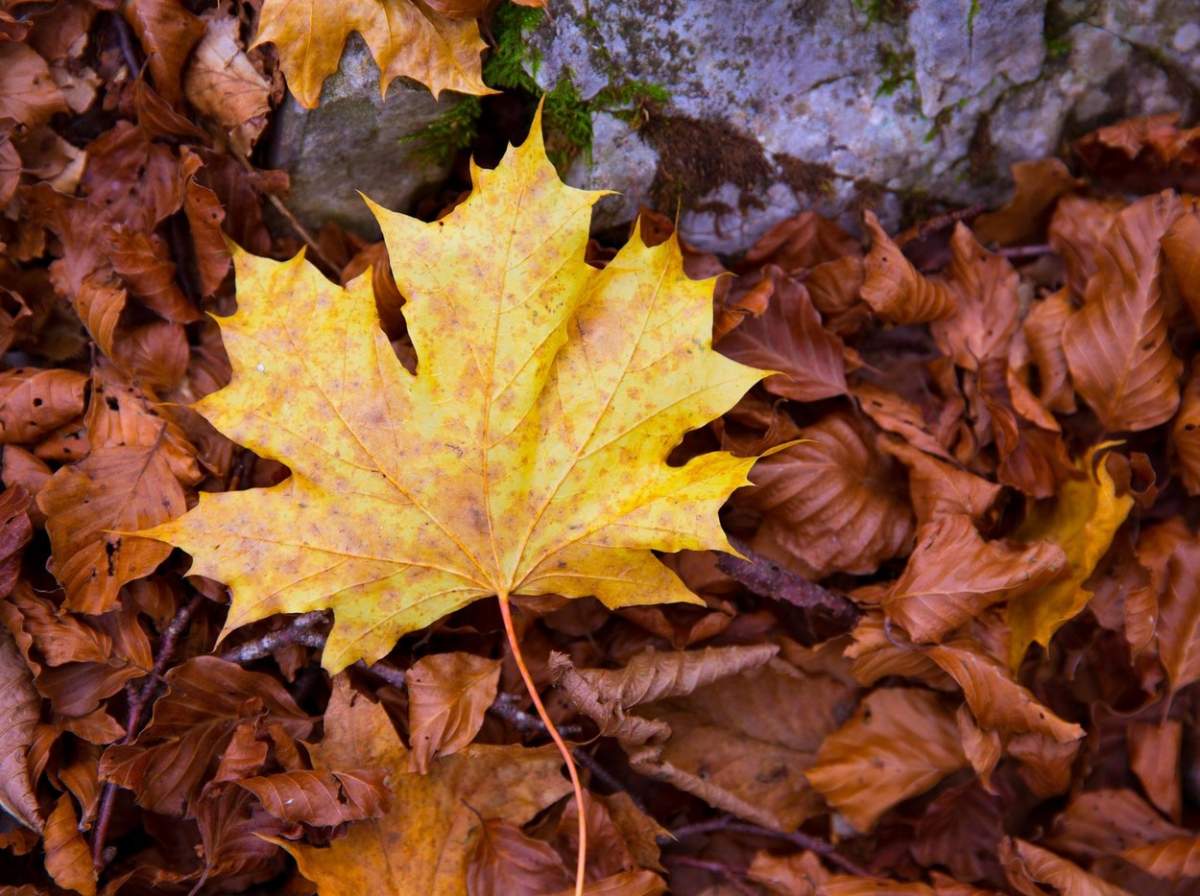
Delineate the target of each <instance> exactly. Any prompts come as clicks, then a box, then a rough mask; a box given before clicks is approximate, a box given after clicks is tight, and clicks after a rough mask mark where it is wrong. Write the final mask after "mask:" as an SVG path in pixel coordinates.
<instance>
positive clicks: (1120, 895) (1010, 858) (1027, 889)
mask: <svg viewBox="0 0 1200 896" xmlns="http://www.w3.org/2000/svg"><path fill="white" fill-rule="evenodd" d="M1000 861H1001V864H1003V866H1004V873H1005V876H1006V877H1007V878H1008V882H1009V884H1011V885H1012V886H1013V888H1015V889H1016V890H1017V891H1018V892H1019V893H1021V894H1023V896H1045V892H1046V891H1045V890H1042V889H1041V888H1040V887H1038V884H1048V885H1050V886H1052V887H1056V888H1057V890H1058V892H1059V893H1060V894H1061V896H1130V894H1129V893H1127V892H1126V891H1125V890H1122V889H1121V888H1120V887H1116V886H1113V885H1112V884H1110V883H1107V882H1106V881H1103V880H1101V879H1100V878H1098V877H1095V876H1094V875H1091V874H1088V873H1087V872H1086V871H1084V870H1083V869H1082V868H1080V867H1079V866H1078V865H1075V864H1073V863H1071V862H1068V861H1067V860H1066V859H1064V858H1062V857H1060V856H1056V855H1055V854H1054V853H1052V852H1050V851H1049V850H1047V849H1042V848H1041V847H1040V846H1034V845H1033V844H1032V843H1030V842H1029V841H1027V840H1019V839H1017V838H1015V837H1014V838H1011V839H1009V838H1006V839H1004V840H1002V841H1001V842H1000Z"/></svg>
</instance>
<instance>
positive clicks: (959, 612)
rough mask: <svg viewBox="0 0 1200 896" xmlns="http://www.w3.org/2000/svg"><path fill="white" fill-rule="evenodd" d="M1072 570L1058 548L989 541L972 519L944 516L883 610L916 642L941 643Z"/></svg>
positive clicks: (924, 535)
mask: <svg viewBox="0 0 1200 896" xmlns="http://www.w3.org/2000/svg"><path fill="white" fill-rule="evenodd" d="M1066 568H1067V559H1066V555H1065V554H1064V553H1063V551H1062V548H1060V547H1059V546H1058V545H1056V544H1053V543H1051V542H1046V541H1042V542H1037V543H1035V544H1032V545H1030V546H1028V547H1025V548H1020V547H1014V546H1011V545H1008V544H1005V543H1003V542H998V541H984V540H983V539H982V538H981V537H980V536H979V532H978V531H977V530H976V529H975V526H974V524H973V523H972V522H971V519H970V517H968V516H965V515H962V514H958V515H953V516H943V517H941V518H939V519H937V520H935V521H934V522H932V523H927V524H926V525H925V526H923V527H922V528H921V529H920V531H918V533H917V546H916V548H914V549H913V552H912V554H911V555H910V556H909V558H908V565H907V566H905V568H904V572H903V573H902V574H901V575H900V578H899V579H897V580H896V582H895V583H894V584H893V585H892V587H891V589H890V590H889V591H888V593H887V595H886V596H885V597H884V599H883V609H884V612H885V613H886V614H887V616H888V618H889V619H892V620H894V621H895V622H898V623H899V624H900V625H902V626H904V629H905V631H907V632H908V634H909V636H910V637H911V638H912V639H913V640H914V641H941V640H942V639H943V638H944V637H945V636H946V635H948V634H949V633H950V632H952V631H954V630H955V629H956V628H958V627H959V626H961V625H962V624H963V623H965V622H967V621H968V620H969V619H972V618H974V617H975V616H977V615H978V614H979V613H981V612H982V611H983V610H985V609H987V608H988V607H989V606H991V605H992V604H994V603H998V602H1000V601H1005V600H1009V599H1011V598H1014V597H1017V596H1018V595H1020V594H1025V593H1027V592H1029V591H1031V590H1033V589H1035V588H1040V587H1042V586H1043V585H1045V584H1046V583H1047V582H1051V581H1053V580H1054V579H1055V578H1057V577H1058V576H1059V575H1060V574H1062V573H1063V572H1064V571H1065V570H1066Z"/></svg>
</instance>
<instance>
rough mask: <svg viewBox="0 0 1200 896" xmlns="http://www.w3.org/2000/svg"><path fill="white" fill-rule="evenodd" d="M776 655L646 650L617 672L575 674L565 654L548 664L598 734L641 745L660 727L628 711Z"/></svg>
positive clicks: (751, 650)
mask: <svg viewBox="0 0 1200 896" xmlns="http://www.w3.org/2000/svg"><path fill="white" fill-rule="evenodd" d="M778 651H779V648H778V647H776V646H775V645H774V644H760V645H754V646H748V647H706V648H704V649H703V650H690V651H670V652H668V651H645V652H643V653H640V654H637V655H636V656H634V657H633V658H632V659H630V660H629V662H628V663H627V664H626V665H625V667H624V668H621V669H577V668H575V666H574V664H573V663H572V662H571V661H570V659H569V658H568V657H567V656H566V655H565V654H561V653H552V654H551V655H550V664H549V665H550V672H551V674H552V675H553V676H554V680H555V683H556V684H557V685H558V687H560V688H562V690H563V692H564V694H565V696H566V697H567V699H568V700H569V701H570V702H571V704H572V705H573V706H574V707H575V708H576V709H578V710H579V711H580V712H582V713H584V714H585V715H587V716H588V717H589V718H590V719H592V721H594V722H595V723H596V724H597V725H599V726H600V731H601V732H602V733H603V734H606V735H609V736H612V737H617V738H619V739H620V740H622V741H624V742H627V743H633V744H642V743H645V742H646V741H648V740H650V739H651V738H652V737H654V736H661V734H662V733H663V732H662V729H661V726H655V725H653V724H647V723H646V720H644V719H639V718H629V717H628V716H627V714H626V710H627V709H632V708H633V707H636V706H640V705H642V704H644V703H650V702H652V701H655V700H663V699H666V698H669V697H682V696H686V695H688V694H691V693H692V692H694V691H695V690H696V689H697V688H700V687H703V686H704V685H707V684H712V683H713V682H715V681H717V680H719V679H721V678H725V677H727V676H730V675H737V674H738V673H740V672H744V671H747V670H749V669H756V668H758V667H759V666H761V665H763V664H764V663H766V662H767V661H768V660H770V659H771V657H773V656H774V655H775V654H776V653H778Z"/></svg>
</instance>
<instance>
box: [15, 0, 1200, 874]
mask: <svg viewBox="0 0 1200 896" xmlns="http://www.w3.org/2000/svg"><path fill="white" fill-rule="evenodd" d="M485 7H486V4H482V3H477V2H470V0H461V2H460V0H437V2H433V0H428V2H423V0H394V2H388V3H382V2H376V0H361V2H356V3H354V4H351V5H347V6H346V7H345V9H344V11H343V12H342V13H341V14H339V16H338V18H337V21H336V23H334V25H330V24H329V23H323V22H321V21H319V20H318V18H314V17H315V16H317V15H318V13H321V12H322V11H327V8H328V4H319V3H309V4H303V3H288V4H283V3H273V2H272V0H267V2H265V3H263V4H261V6H260V4H258V3H255V2H245V3H233V4H221V5H217V4H215V3H197V4H189V5H186V6H185V5H184V4H182V3H181V2H178V0H128V2H125V3H121V4H115V3H89V2H84V0H59V2H56V3H23V2H17V3H8V4H4V5H0V209H2V210H3V214H2V215H0V351H2V360H0V480H2V481H3V486H4V488H3V491H2V492H0V810H2V811H0V896H43V894H44V896H59V894H65V893H78V894H81V896H93V894H101V893H102V894H105V896H117V894H134V896H136V894H178V896H185V894H225V893H241V892H246V893H255V894H264V896H265V894H272V896H273V894H279V896H313V894H317V896H341V894H346V896H362V894H383V896H389V894H402V896H407V894H418V896H429V894H437V896H442V894H448V896H455V894H464V896H493V894H494V896H526V894H527V896H567V894H571V893H573V892H575V885H576V881H575V875H574V869H575V862H576V857H577V855H579V854H580V847H581V844H580V842H579V833H578V832H579V830H580V823H581V821H583V822H586V832H587V833H586V837H587V849H586V858H587V864H586V869H585V876H584V877H585V879H584V881H583V892H585V893H588V894H595V896H601V894H603V896H648V894H660V893H664V892H672V893H680V894H699V896H730V894H732V896H745V894H754V896H797V894H798V896H865V894H889V896H890V894H920V896H979V894H1019V896H1041V894H1046V896H1053V894H1066V896H1114V894H1115V896H1120V894H1127V896H1158V894H1168V896H1174V894H1179V896H1184V894H1190V893H1195V892H1197V891H1200V858H1198V856H1200V783H1198V782H1200V752H1197V743H1200V729H1198V728H1197V709H1198V703H1197V694H1198V693H1200V692H1198V691H1197V688H1198V687H1200V685H1198V684H1197V683H1198V682H1200V537H1198V536H1197V534H1196V527H1197V526H1200V504H1197V497H1198V496H1200V353H1198V352H1197V345H1198V344H1200V343H1198V336H1200V205H1198V204H1197V201H1196V199H1195V198H1194V197H1193V196H1192V195H1191V191H1194V190H1196V189H1197V185H1198V184H1200V153H1198V151H1197V147H1200V132H1198V131H1195V130H1187V129H1183V128H1181V127H1180V126H1179V123H1178V122H1177V121H1175V120H1174V119H1171V118H1169V117H1155V118H1149V119H1139V120H1134V121H1127V122H1122V123H1118V124H1114V125H1111V126H1109V127H1106V128H1103V129H1101V130H1099V131H1096V132H1094V133H1092V134H1089V135H1086V136H1085V137H1083V138H1082V139H1080V140H1079V141H1077V142H1076V143H1074V144H1073V145H1072V146H1071V148H1070V150H1069V152H1067V153H1065V154H1064V157H1063V158H1062V159H1044V160H1030V161H1028V162H1024V163H1021V164H1020V165H1018V166H1016V167H1015V169H1014V171H1013V180H1014V184H1015V187H1014V191H1013V195H1012V197H1011V199H1010V200H1009V201H1008V202H1007V203H1006V204H1004V205H1003V206H1001V207H999V208H996V209H993V210H991V211H989V212H986V213H984V214H976V213H975V210H970V209H968V210H964V211H954V210H950V211H947V212H946V213H944V214H942V215H939V216H936V217H934V218H932V219H929V220H926V221H918V222H915V223H914V224H913V226H912V227H911V228H910V229H908V230H905V231H902V232H900V233H892V232H890V231H889V229H888V228H885V227H884V226H883V225H881V223H880V222H879V221H878V220H877V219H876V218H875V216H874V215H872V214H871V213H870V212H869V211H868V212H866V213H865V214H864V216H863V220H862V223H861V231H860V233H861V236H860V235H859V233H855V234H852V233H850V232H848V231H847V230H845V229H844V228H843V227H841V226H839V225H838V224H835V223H833V222H831V221H828V220H825V219H822V218H820V217H819V216H817V215H816V214H813V213H808V212H806V213H802V214H800V215H798V216H796V217H793V218H791V219H788V220H786V221H783V222H782V223H780V224H779V225H778V226H776V227H775V228H773V229H772V230H771V231H770V232H769V233H767V234H766V235H765V236H764V237H763V238H762V239H761V240H760V241H759V243H758V244H757V245H755V246H754V247H753V248H752V249H750V250H749V251H748V252H746V253H744V254H743V255H741V256H740V257H717V256H715V255H710V254H705V253H701V252H697V251H694V250H692V249H691V248H690V247H688V246H687V245H686V244H682V243H680V242H679V241H678V240H677V239H676V238H675V237H674V236H672V235H671V230H672V227H671V223H670V218H669V217H664V216H663V214H661V213H660V212H667V213H670V212H671V211H672V210H671V209H663V210H659V211H657V212H656V211H650V210H646V211H644V213H643V215H642V216H641V219H640V221H639V223H638V225H637V226H636V227H635V229H634V232H633V233H631V234H630V236H629V239H628V241H627V242H626V243H625V245H623V246H614V245H609V244H607V243H601V242H597V241H595V240H589V237H588V223H589V215H590V208H591V204H592V202H593V201H594V200H595V198H596V197H595V194H591V193H586V192H583V191H577V190H572V189H569V188H566V187H564V186H563V185H561V184H560V183H559V181H558V179H557V177H556V176H555V174H554V170H553V168H552V167H551V166H550V165H549V163H548V162H547V161H546V159H545V155H544V153H543V150H542V143H541V135H540V131H539V129H538V127H537V126H536V123H535V126H534V128H533V130H532V132H531V136H530V137H529V138H528V139H525V140H524V142H523V143H522V145H521V146H519V147H518V148H516V149H512V150H509V152H508V154H507V155H506V156H505V158H504V159H503V161H501V163H500V164H499V166H498V167H496V168H495V169H494V170H493V169H488V168H478V167H477V168H475V169H474V170H473V171H472V180H473V183H472V191H471V193H470V195H469V196H466V197H462V196H455V195H454V193H453V191H448V192H446V193H444V194H443V195H442V196H441V200H442V207H439V208H433V209H431V210H430V211H429V213H428V214H427V215H426V216H425V217H427V218H430V219H432V220H420V221H419V220H417V219H416V218H410V217H407V216H405V215H402V214H398V213H395V212H391V211H387V210H384V209H378V208H377V209H376V213H377V215H378V217H379V219H380V222H381V228H382V231H383V234H384V242H381V243H374V244H372V243H365V242H363V241H362V240H361V239H360V238H359V237H356V236H354V235H352V234H348V233H345V232H343V231H341V230H339V229H338V228H337V227H334V226H332V225H331V226H329V227H326V228H324V229H323V230H321V231H320V232H319V233H318V234H316V235H315V236H314V235H311V234H308V233H306V232H304V231H302V230H300V229H298V228H297V225H295V223H294V222H292V221H289V219H288V213H287V208H286V205H287V178H286V176H285V175H284V174H283V173H282V172H278V171H271V170H264V169H261V168H260V167H258V162H257V159H258V157H259V156H260V155H261V153H259V152H258V150H257V146H258V143H259V142H260V139H261V138H262V135H263V134H264V131H265V129H266V128H267V126H268V124H269V121H270V118H271V115H272V110H273V109H275V108H277V107H278V105H279V103H280V102H282V101H283V97H284V96H285V79H286V84H287V86H288V87H289V88H290V89H291V90H292V92H293V93H294V94H295V95H296V96H297V98H298V99H300V100H301V101H302V102H304V103H306V104H309V105H311V104H313V103H315V102H316V100H317V97H318V95H319V92H320V84H321V82H322V80H323V79H324V77H325V76H326V75H327V74H329V73H330V72H331V71H332V70H333V69H334V68H335V66H336V60H337V56H338V53H339V52H340V49H341V46H342V43H343V42H344V40H345V39H346V35H347V33H349V32H351V31H358V32H359V33H361V34H362V35H363V37H364V39H365V40H366V41H367V44H368V46H369V47H370V48H371V49H372V51H373V52H374V54H375V56H376V58H377V60H378V61H379V62H380V69H381V71H382V72H383V78H384V82H385V84H384V86H386V81H387V80H390V79H392V78H394V77H396V76H400V75H405V76H407V77H412V78H416V79H418V80H421V81H423V82H424V83H426V84H428V85H429V86H430V87H431V88H432V89H433V90H438V89H440V88H443V87H444V88H448V89H456V90H465V89H470V85H472V84H474V83H475V82H477V81H478V64H479V58H480V56H479V52H480V50H481V48H482V44H481V42H480V39H479V37H478V35H479V33H480V32H479V26H478V25H477V20H479V19H480V18H481V17H482V18H483V19H484V21H485V22H486V16H487V14H488V10H487V9H485ZM310 14H311V15H310ZM306 23H311V27H312V28H313V29H314V30H313V32H312V34H311V35H306V34H305V33H304V30H303V29H304V28H306V27H309V24H306ZM389 29H390V30H389ZM485 33H486V29H485ZM381 35H383V36H381ZM421 35H426V37H421ZM384 36H385V37H386V39H385V37H384ZM422 40H426V41H427V43H425V44H422V43H421V41H422ZM414 60H416V61H414ZM418 63H419V64H418ZM421 66H426V67H425V68H421ZM472 79H473V80H472ZM529 112H530V115H529V117H530V118H532V117H533V109H532V104H530V107H529ZM518 142H520V141H518ZM363 189H364V192H366V193H367V194H368V195H369V194H370V191H371V185H369V184H364V185H363ZM305 245H307V249H308V257H307V259H306V258H305V257H303V255H301V254H299V250H300V249H301V247H302V246H305ZM719 274H720V275H722V276H720V277H717V276H716V275H719ZM710 311H711V313H710ZM710 326H711V332H710ZM714 348H715V352H714V351H713V349H714ZM735 362H736V363H735ZM173 546H177V547H179V548H181V549H179V550H176V549H174V548H173ZM496 596H499V597H500V598H501V600H500V601H497V600H496V599H495V597H496ZM509 625H510V626H511V628H512V629H513V632H512V635H513V638H512V639H511V640H510V638H509V636H508V634H507V633H506V626H509ZM514 644H516V645H518V647H519V653H517V652H516V651H514V646H513V645H514ZM522 657H523V659H522ZM523 671H527V672H528V675H529V678H530V680H531V682H532V684H533V687H534V688H535V693H536V694H538V695H539V697H540V702H541V703H542V704H544V709H545V712H546V714H547V716H548V717H549V718H550V719H552V721H553V723H554V727H555V728H556V729H557V731H558V732H559V733H560V734H561V736H562V737H563V738H564V739H565V740H566V742H567V743H568V744H570V752H571V755H572V757H573V763H574V764H575V765H576V766H577V767H578V769H579V773H580V775H581V777H582V785H583V795H582V799H579V798H578V797H576V796H575V795H573V788H572V784H571V782H570V781H569V780H568V776H567V773H566V770H565V768H564V762H563V759H562V757H561V756H560V754H559V753H558V752H557V751H556V749H555V747H554V745H553V744H552V743H551V736H550V735H551V732H550V730H549V729H548V727H547V726H546V724H545V723H544V721H543V720H542V719H541V718H540V717H539V712H538V709H539V707H538V706H536V705H535V703H534V701H533V700H532V699H531V696H530V694H529V693H528V692H527V688H526V686H525V684H524V683H523V681H522V677H523V676H522V672H523Z"/></svg>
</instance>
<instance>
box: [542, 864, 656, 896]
mask: <svg viewBox="0 0 1200 896" xmlns="http://www.w3.org/2000/svg"><path fill="white" fill-rule="evenodd" d="M666 892H667V885H666V884H665V883H664V882H663V879H662V878H661V877H659V876H658V875H657V874H654V873H653V872H651V871H646V870H645V869H641V870H637V871H622V872H621V873H620V874H614V875H613V876H612V877H606V878H604V880H598V881H593V882H590V883H588V884H587V885H586V886H585V887H584V888H583V896H662V894H663V893H666ZM574 893H575V890H574V888H568V889H565V890H559V891H557V892H556V893H553V894H551V896H574Z"/></svg>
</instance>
